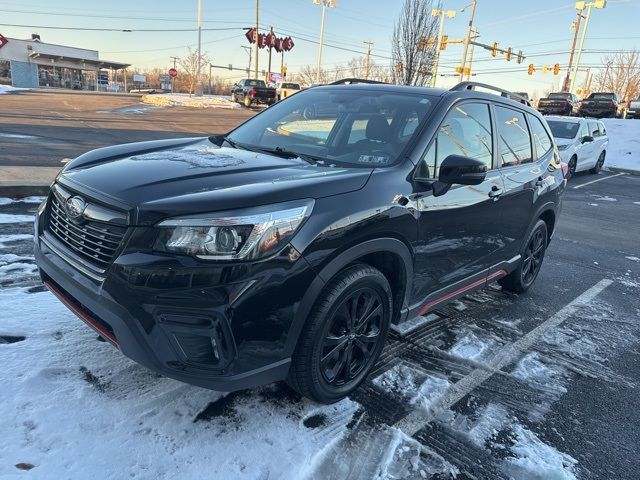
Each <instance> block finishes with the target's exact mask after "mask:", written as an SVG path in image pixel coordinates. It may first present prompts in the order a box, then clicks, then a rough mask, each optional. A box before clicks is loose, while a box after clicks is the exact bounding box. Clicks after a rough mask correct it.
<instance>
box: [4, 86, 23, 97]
mask: <svg viewBox="0 0 640 480" xmlns="http://www.w3.org/2000/svg"><path fill="white" fill-rule="evenodd" d="M20 90H30V89H29V88H18V87H12V86H11V85H0V95H4V94H6V93H13V92H19V91H20Z"/></svg>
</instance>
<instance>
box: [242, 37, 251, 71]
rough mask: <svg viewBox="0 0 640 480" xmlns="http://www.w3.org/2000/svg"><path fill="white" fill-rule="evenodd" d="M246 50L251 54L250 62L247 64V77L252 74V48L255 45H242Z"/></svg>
mask: <svg viewBox="0 0 640 480" xmlns="http://www.w3.org/2000/svg"><path fill="white" fill-rule="evenodd" d="M241 47H242V48H243V49H244V51H245V52H247V53H248V54H249V63H248V64H247V77H249V76H250V74H251V49H252V48H253V47H247V46H246V45H241Z"/></svg>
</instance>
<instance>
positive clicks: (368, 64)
mask: <svg viewBox="0 0 640 480" xmlns="http://www.w3.org/2000/svg"><path fill="white" fill-rule="evenodd" d="M364 43H366V44H367V56H366V57H365V58H364V78H365V79H366V80H369V70H370V67H371V45H373V42H372V41H371V40H369V41H366V42H364Z"/></svg>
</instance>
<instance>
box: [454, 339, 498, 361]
mask: <svg viewBox="0 0 640 480" xmlns="http://www.w3.org/2000/svg"><path fill="white" fill-rule="evenodd" d="M495 348H496V341H495V340H494V339H486V340H484V339H480V338H479V337H478V336H477V335H475V334H474V333H472V332H468V333H466V334H464V335H463V336H461V337H460V338H459V339H458V340H457V341H456V343H455V344H454V345H453V347H451V349H450V350H449V353H450V354H451V355H453V356H454V357H458V358H464V359H467V360H473V361H476V362H477V361H480V360H483V359H485V358H486V356H487V354H488V353H489V352H491V351H492V350H495Z"/></svg>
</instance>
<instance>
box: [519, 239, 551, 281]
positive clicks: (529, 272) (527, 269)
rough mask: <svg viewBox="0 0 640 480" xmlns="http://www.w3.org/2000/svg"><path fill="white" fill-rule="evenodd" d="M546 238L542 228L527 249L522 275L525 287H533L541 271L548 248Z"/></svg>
mask: <svg viewBox="0 0 640 480" xmlns="http://www.w3.org/2000/svg"><path fill="white" fill-rule="evenodd" d="M544 236H545V232H544V231H543V229H542V228H539V229H537V230H535V231H534V232H533V235H532V237H531V240H529V244H528V245H527V248H526V249H525V257H524V259H523V261H522V271H521V273H520V274H521V275H522V283H523V285H531V284H532V283H533V281H534V280H535V278H536V276H537V275H538V272H539V271H540V266H541V265H542V258H543V257H544V249H545V247H546V241H545V238H544Z"/></svg>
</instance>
